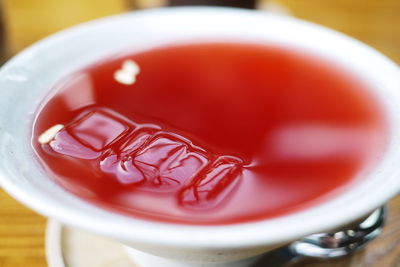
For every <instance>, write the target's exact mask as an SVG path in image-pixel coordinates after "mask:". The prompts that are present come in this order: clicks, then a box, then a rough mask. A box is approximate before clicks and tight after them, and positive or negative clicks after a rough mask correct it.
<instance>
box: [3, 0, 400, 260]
mask: <svg viewBox="0 0 400 267" xmlns="http://www.w3.org/2000/svg"><path fill="white" fill-rule="evenodd" d="M216 1H219V3H221V4H224V5H236V6H243V7H252V6H257V8H258V9H261V10H270V11H273V12H281V13H286V14H290V15H292V16H295V17H297V18H301V19H305V20H308V21H312V22H316V23H319V24H322V25H325V26H328V27H330V28H333V29H335V30H338V31H341V32H343V33H346V34H348V35H350V36H352V37H354V38H356V39H359V40H361V41H362V42H365V43H367V44H369V45H370V46H372V47H374V48H375V49H377V50H379V51H380V52H382V53H383V54H385V55H386V56H388V57H390V58H391V59H392V60H394V61H395V62H396V63H398V64H400V0H259V1H258V2H255V1H253V0H243V1H241V0H216ZM196 2H197V3H203V4H204V3H210V2H212V1H211V0H169V1H168V0H0V7H1V8H0V21H1V24H0V38H1V39H0V56H1V58H0V60H4V59H5V58H8V57H10V56H12V55H14V54H16V53H18V52H19V51H20V50H22V49H23V48H25V47H27V46H29V45H30V44H32V43H34V42H36V41H38V40H40V39H42V38H44V37H46V36H48V35H49V34H52V33H54V32H56V31H59V30H62V29H64V28H67V27H69V26H72V25H75V24H78V23H82V22H85V21H88V20H92V19H96V18H100V17H104V16H108V15H113V14H118V13H121V12H126V11H130V10H137V9H145V8H152V7H158V6H163V5H168V4H170V5H180V4H185V3H191V4H193V3H196ZM214 2H215V1H214ZM399 90H400V88H399ZM399 112H400V110H399ZM389 212H390V215H389V220H388V223H387V226H386V228H385V230H384V232H383V233H382V235H381V236H380V238H378V239H377V240H375V241H374V242H373V243H372V244H370V245H369V246H368V247H367V249H366V250H365V251H362V252H360V253H357V254H356V255H354V256H352V257H348V258H345V259H340V260H336V261H333V262H329V263H326V262H325V263H324V262H315V261H306V262H303V263H300V264H297V265H295V266H309V267H317V266H318V267H328V266H329V267H339V266H343V267H347V266H366V267H370V266H376V267H400V197H399V196H398V197H397V198H395V199H394V200H392V201H391V202H390V203H389ZM45 223H46V220H45V218H43V217H41V216H39V215H37V214H35V213H33V212H32V211H30V210H28V209H27V208H25V207H23V206H22V205H20V204H19V203H17V202H16V201H15V200H13V199H12V198H11V197H10V196H8V195H7V194H6V193H4V192H3V191H2V190H1V189H0V267H45V266H47V264H46V260H45V254H44V234H45ZM107 266H108V265H107ZM109 266H112V265H109ZM88 267H91V266H88Z"/></svg>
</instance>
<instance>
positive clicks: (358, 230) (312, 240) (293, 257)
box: [251, 207, 387, 267]
mask: <svg viewBox="0 0 400 267" xmlns="http://www.w3.org/2000/svg"><path fill="white" fill-rule="evenodd" d="M386 216H387V209H386V207H381V208H379V209H377V210H375V211H374V212H373V213H371V214H370V215H369V216H368V217H367V218H366V219H365V220H363V221H362V222H361V223H358V224H356V225H354V226H352V227H349V228H347V229H344V230H340V231H337V232H331V233H319V234H313V235H310V236H307V237H305V238H302V239H301V240H298V241H295V242H293V243H291V244H289V245H288V246H286V247H283V248H278V249H276V250H273V251H271V252H268V253H267V254H265V255H264V256H262V257H261V258H260V259H259V260H258V261H257V262H256V263H254V264H253V265H252V266H251V267H281V266H285V265H287V264H289V263H293V262H297V261H299V260H301V259H304V258H315V259H334V258H339V257H343V256H347V255H349V254H351V253H353V252H355V251H357V250H359V249H361V248H363V247H364V246H365V245H366V244H367V243H368V242H369V241H371V240H373V239H374V238H376V237H377V236H378V235H379V234H380V232H381V231H382V228H383V225H384V223H385V220H386Z"/></svg>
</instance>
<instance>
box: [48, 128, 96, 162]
mask: <svg viewBox="0 0 400 267" xmlns="http://www.w3.org/2000/svg"><path fill="white" fill-rule="evenodd" d="M50 147H51V148H52V149H53V150H54V151H55V152H57V153H60V154H62V155H66V156H71V157H74V158H78V159H95V158H98V157H100V152H97V151H94V150H92V149H90V148H89V147H87V146H85V145H83V144H82V143H80V142H78V141H77V140H76V139H75V138H74V137H72V136H71V135H70V134H69V133H68V132H67V131H66V130H65V129H63V130H61V131H60V132H58V133H57V134H56V136H55V138H54V140H53V141H51V142H50Z"/></svg>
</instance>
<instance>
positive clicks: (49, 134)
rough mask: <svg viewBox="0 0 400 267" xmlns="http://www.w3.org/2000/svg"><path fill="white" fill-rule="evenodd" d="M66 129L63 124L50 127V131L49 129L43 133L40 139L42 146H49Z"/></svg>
mask: <svg viewBox="0 0 400 267" xmlns="http://www.w3.org/2000/svg"><path fill="white" fill-rule="evenodd" d="M63 128H64V125H62V124H56V125H54V126H52V127H50V128H49V129H47V130H46V131H45V132H44V133H42V134H41V135H40V136H39V138H38V141H39V143H41V144H47V143H49V142H50V141H51V140H53V139H54V137H55V136H56V134H57V133H58V132H59V131H61V130H62V129H63Z"/></svg>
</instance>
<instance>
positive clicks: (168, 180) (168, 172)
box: [134, 133, 208, 190]
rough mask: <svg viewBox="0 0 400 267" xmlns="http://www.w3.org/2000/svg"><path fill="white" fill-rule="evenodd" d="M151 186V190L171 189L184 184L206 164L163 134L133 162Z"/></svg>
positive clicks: (201, 156) (188, 148) (172, 137)
mask: <svg viewBox="0 0 400 267" xmlns="http://www.w3.org/2000/svg"><path fill="white" fill-rule="evenodd" d="M134 162H135V165H137V166H138V167H139V168H140V169H141V170H142V172H143V173H144V175H145V177H146V179H147V180H148V181H149V182H150V184H149V187H148V188H150V189H156V190H157V189H172V188H176V187H178V186H180V185H182V184H184V183H185V182H186V181H187V180H189V179H190V178H191V177H193V176H194V175H195V174H196V173H197V172H198V171H199V170H200V169H202V168H203V167H204V166H205V165H206V164H207V162H208V160H207V159H206V158H205V157H204V156H203V155H202V154H200V153H199V152H198V151H195V150H194V149H192V148H191V147H190V145H189V144H187V143H185V141H184V140H183V139H182V140H181V139H179V138H176V137H175V136H172V135H169V134H166V133H163V134H158V135H157V136H156V137H154V139H153V140H152V141H151V142H150V143H149V145H148V146H146V147H145V148H144V149H143V150H142V151H140V152H139V153H138V154H137V156H136V157H135V159H134Z"/></svg>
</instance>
